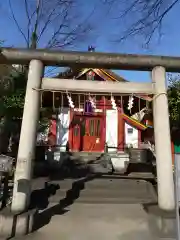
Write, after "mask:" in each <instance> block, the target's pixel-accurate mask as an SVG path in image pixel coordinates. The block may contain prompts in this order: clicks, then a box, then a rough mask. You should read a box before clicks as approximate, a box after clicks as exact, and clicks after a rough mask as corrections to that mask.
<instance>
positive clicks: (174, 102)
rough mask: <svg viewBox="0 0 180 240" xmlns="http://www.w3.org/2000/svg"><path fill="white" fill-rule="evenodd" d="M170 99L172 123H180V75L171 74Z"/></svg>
mask: <svg viewBox="0 0 180 240" xmlns="http://www.w3.org/2000/svg"><path fill="white" fill-rule="evenodd" d="M168 101H169V113H170V121H171V124H172V125H180V76H179V75H177V76H175V77H174V76H172V75H169V86H168Z"/></svg>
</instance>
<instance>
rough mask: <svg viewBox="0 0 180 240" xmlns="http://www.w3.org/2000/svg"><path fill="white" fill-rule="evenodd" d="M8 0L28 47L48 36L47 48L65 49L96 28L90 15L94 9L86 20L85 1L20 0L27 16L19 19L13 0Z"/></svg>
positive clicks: (13, 16) (34, 45) (35, 44)
mask: <svg viewBox="0 0 180 240" xmlns="http://www.w3.org/2000/svg"><path fill="white" fill-rule="evenodd" d="M8 1H9V6H10V10H11V15H12V18H13V20H14V22H15V24H16V26H17V29H18V30H19V32H20V33H21V35H22V36H23V38H24V40H25V42H26V45H27V47H31V48H32V47H33V48H36V47H38V46H37V44H38V45H40V44H41V40H43V41H44V37H45V38H46V40H45V46H46V47H48V48H62V47H65V46H69V45H72V44H73V43H74V42H77V41H79V40H80V39H81V38H83V37H87V36H88V33H90V31H91V30H92V26H90V25H91V24H90V22H91V19H90V17H91V16H92V14H93V13H94V9H93V10H92V12H91V13H90V14H89V16H87V17H86V18H85V19H84V12H83V15H82V14H80V7H81V6H80V4H81V0H51V1H49V0H33V1H28V0H17V1H19V7H21V8H22V11H24V13H25V16H26V19H22V21H21V22H20V21H18V20H17V19H18V18H16V16H17V15H16V10H15V8H14V7H13V6H12V4H11V0H8ZM16 4H17V2H16ZM25 24H26V30H25V31H23V29H24V25H25ZM48 37H49V39H48Z"/></svg>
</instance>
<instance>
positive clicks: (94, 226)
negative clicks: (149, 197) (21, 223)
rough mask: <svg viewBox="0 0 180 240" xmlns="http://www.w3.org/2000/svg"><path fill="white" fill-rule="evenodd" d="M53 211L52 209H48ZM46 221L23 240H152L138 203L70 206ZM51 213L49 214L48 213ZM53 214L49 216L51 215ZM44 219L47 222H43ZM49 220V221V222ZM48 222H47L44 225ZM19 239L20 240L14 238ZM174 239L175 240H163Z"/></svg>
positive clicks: (146, 219) (44, 218)
mask: <svg viewBox="0 0 180 240" xmlns="http://www.w3.org/2000/svg"><path fill="white" fill-rule="evenodd" d="M52 209H53V208H52ZM66 210H67V211H64V213H62V212H61V213H59V214H58V209H56V207H55V208H54V210H53V212H54V216H52V217H51V219H50V218H49V219H48V214H47V212H46V213H44V215H43V213H42V220H43V221H44V224H45V226H43V227H42V228H40V229H39V230H38V231H37V232H36V233H34V234H31V235H29V236H27V237H23V238H22V239H24V240H30V239H32V240H50V239H52V240H59V239H63V240H85V239H86V240H92V239H103V240H106V239H107V240H110V239H111V240H119V239H123V240H132V239H133V240H156V239H163V238H158V237H155V236H154V235H153V234H152V232H151V231H150V230H149V227H148V215H147V213H146V211H144V209H143V206H142V205H140V204H76V203H75V204H73V205H71V206H69V207H68V208H66ZM51 213H52V212H51ZM52 215H53V214H52ZM46 218H47V219H46ZM49 220H50V222H49ZM48 222H49V223H48ZM16 239H20V238H16ZM167 239H175V238H166V240H167Z"/></svg>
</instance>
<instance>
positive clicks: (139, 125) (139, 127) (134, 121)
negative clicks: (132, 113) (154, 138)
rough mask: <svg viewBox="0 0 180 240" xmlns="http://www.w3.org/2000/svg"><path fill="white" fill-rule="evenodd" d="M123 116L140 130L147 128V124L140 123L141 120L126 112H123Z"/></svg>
mask: <svg viewBox="0 0 180 240" xmlns="http://www.w3.org/2000/svg"><path fill="white" fill-rule="evenodd" d="M122 117H123V119H124V120H125V121H127V122H128V123H129V124H130V125H132V126H133V127H136V128H137V129H139V130H146V129H147V126H146V125H144V124H142V123H140V122H139V121H137V120H136V119H134V118H132V117H129V116H128V115H126V114H125V113H122Z"/></svg>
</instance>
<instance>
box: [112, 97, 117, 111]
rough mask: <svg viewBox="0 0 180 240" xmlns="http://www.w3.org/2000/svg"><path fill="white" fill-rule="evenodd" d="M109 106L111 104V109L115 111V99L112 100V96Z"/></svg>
mask: <svg viewBox="0 0 180 240" xmlns="http://www.w3.org/2000/svg"><path fill="white" fill-rule="evenodd" d="M111 104H112V108H113V109H114V110H117V106H116V102H115V99H114V97H113V96H111Z"/></svg>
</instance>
